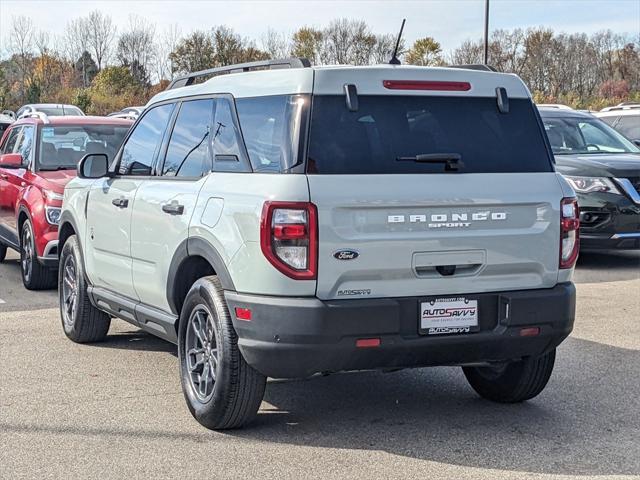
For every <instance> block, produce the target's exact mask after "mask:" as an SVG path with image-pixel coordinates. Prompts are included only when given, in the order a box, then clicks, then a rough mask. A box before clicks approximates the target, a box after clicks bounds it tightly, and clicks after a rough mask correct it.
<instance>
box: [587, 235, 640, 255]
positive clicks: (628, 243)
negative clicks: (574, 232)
mask: <svg viewBox="0 0 640 480" xmlns="http://www.w3.org/2000/svg"><path fill="white" fill-rule="evenodd" d="M580 249H581V250H583V251H585V250H637V249H640V232H632V233H614V234H611V233H600V234H594V233H582V232H581V233H580Z"/></svg>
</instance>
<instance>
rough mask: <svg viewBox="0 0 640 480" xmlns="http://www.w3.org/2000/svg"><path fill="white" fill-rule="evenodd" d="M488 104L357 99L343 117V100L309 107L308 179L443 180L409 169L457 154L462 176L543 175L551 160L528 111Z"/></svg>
mask: <svg viewBox="0 0 640 480" xmlns="http://www.w3.org/2000/svg"><path fill="white" fill-rule="evenodd" d="M509 106H510V110H509V113H506V114H502V113H500V112H499V111H498V108H497V105H496V99H495V98H482V97H462V96H461V97H444V96H438V97H436V96H398V95H393V96H391V95H385V96H380V95H361V96H360V97H359V109H358V111H357V112H350V111H349V110H348V109H347V107H346V105H345V100H344V96H342V95H340V96H332V95H331V96H316V97H314V101H313V112H312V114H311V128H310V138H309V153H308V160H307V172H308V173H320V174H389V173H398V174H400V173H442V172H444V171H445V170H444V167H443V165H442V164H440V163H426V162H416V161H412V160H411V158H415V157H416V156H417V155H422V154H456V155H459V156H460V158H461V161H462V165H463V166H462V168H460V172H461V173H477V172H488V173H494V172H548V171H551V170H552V164H551V159H550V158H549V154H548V151H547V148H546V145H545V141H544V136H543V135H544V133H543V132H542V129H541V128H540V126H539V124H538V121H537V118H536V115H535V112H534V107H533V105H532V103H531V101H530V100H528V99H518V98H512V99H510V100H509Z"/></svg>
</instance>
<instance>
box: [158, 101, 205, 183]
mask: <svg viewBox="0 0 640 480" xmlns="http://www.w3.org/2000/svg"><path fill="white" fill-rule="evenodd" d="M212 115H213V100H212V99H206V100H192V101H189V102H183V103H182V106H181V107H180V112H179V113H178V117H177V118H176V123H175V126H174V127H173V132H172V133H171V138H170V140H169V146H168V147H167V155H166V157H165V161H164V165H163V167H162V175H166V176H180V177H201V176H203V175H205V174H206V173H208V172H210V171H211V167H212V164H211V151H210V149H209V145H210V142H209V135H210V129H211V118H212Z"/></svg>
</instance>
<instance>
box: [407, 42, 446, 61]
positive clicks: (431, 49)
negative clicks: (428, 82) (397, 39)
mask: <svg viewBox="0 0 640 480" xmlns="http://www.w3.org/2000/svg"><path fill="white" fill-rule="evenodd" d="M405 61H406V62H407V63H409V64H411V65H421V66H423V67H426V66H430V65H442V63H443V61H442V48H441V47H440V44H439V43H438V42H436V41H435V40H434V39H433V38H432V37H424V38H420V39H418V40H416V41H415V42H414V43H413V45H412V46H411V48H410V49H409V51H408V52H407V55H406V57H405Z"/></svg>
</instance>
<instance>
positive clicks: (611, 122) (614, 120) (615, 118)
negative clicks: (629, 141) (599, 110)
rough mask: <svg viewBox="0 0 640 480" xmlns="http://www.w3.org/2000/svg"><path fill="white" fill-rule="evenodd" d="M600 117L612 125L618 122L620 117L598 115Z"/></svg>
mask: <svg viewBox="0 0 640 480" xmlns="http://www.w3.org/2000/svg"><path fill="white" fill-rule="evenodd" d="M598 118H600V120H602V121H603V122H604V123H606V124H607V125H609V126H610V127H611V126H613V124H614V123H616V120H617V119H618V118H619V117H613V116H608V117H598Z"/></svg>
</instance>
